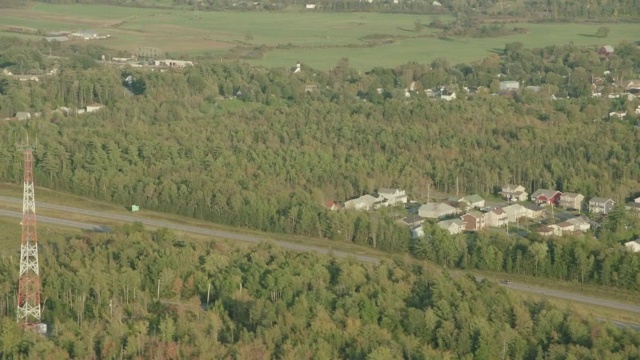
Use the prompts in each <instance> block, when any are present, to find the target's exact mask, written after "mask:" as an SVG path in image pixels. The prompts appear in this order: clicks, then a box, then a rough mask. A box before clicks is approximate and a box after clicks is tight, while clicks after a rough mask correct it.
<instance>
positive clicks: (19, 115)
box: [15, 111, 31, 121]
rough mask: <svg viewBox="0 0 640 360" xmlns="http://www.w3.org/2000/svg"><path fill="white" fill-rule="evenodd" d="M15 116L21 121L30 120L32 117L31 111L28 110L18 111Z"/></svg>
mask: <svg viewBox="0 0 640 360" xmlns="http://www.w3.org/2000/svg"><path fill="white" fill-rule="evenodd" d="M15 118H16V119H17V120H20V121H24V120H30V119H31V113H28V112H26V111H18V112H17V113H16V116H15Z"/></svg>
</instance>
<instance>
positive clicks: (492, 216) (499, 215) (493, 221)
mask: <svg viewBox="0 0 640 360" xmlns="http://www.w3.org/2000/svg"><path fill="white" fill-rule="evenodd" d="M485 219H486V224H487V226H493V227H501V226H506V225H507V223H508V222H509V218H508V217H507V213H506V212H504V210H503V209H502V208H495V209H493V210H491V211H489V212H488V213H486V214H485Z"/></svg>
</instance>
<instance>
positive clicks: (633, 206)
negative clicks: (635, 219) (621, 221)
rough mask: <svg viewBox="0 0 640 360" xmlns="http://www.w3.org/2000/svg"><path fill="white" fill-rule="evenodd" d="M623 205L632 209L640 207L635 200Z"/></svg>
mask: <svg viewBox="0 0 640 360" xmlns="http://www.w3.org/2000/svg"><path fill="white" fill-rule="evenodd" d="M624 206H625V207H628V208H632V209H640V203H637V202H628V203H626V204H625V205H624Z"/></svg>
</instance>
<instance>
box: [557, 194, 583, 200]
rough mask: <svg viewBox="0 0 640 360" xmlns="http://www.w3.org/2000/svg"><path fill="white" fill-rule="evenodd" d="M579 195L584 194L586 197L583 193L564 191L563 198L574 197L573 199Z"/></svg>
mask: <svg viewBox="0 0 640 360" xmlns="http://www.w3.org/2000/svg"><path fill="white" fill-rule="evenodd" d="M578 196H582V197H584V195H582V194H578V193H562V197H563V198H573V199H575V198H577V197H578Z"/></svg>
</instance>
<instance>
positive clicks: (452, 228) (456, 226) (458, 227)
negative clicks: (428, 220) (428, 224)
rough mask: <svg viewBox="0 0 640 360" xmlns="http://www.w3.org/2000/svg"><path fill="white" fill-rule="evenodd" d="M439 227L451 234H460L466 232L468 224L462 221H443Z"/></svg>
mask: <svg viewBox="0 0 640 360" xmlns="http://www.w3.org/2000/svg"><path fill="white" fill-rule="evenodd" d="M438 226H439V227H440V228H442V229H444V230H447V231H448V232H449V234H451V235H455V234H460V233H461V232H463V231H464V229H465V228H466V226H467V224H466V223H465V222H464V221H462V220H460V219H451V220H443V221H440V222H439V223H438Z"/></svg>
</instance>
